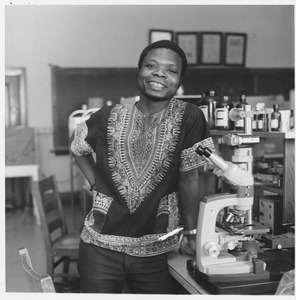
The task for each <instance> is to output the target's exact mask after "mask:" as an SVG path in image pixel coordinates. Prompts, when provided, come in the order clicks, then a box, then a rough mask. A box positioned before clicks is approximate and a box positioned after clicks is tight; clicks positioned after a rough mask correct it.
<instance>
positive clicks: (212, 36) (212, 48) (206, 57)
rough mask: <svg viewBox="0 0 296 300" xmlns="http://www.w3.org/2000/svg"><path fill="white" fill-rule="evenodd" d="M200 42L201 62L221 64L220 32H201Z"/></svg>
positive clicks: (204, 63)
mask: <svg viewBox="0 0 296 300" xmlns="http://www.w3.org/2000/svg"><path fill="white" fill-rule="evenodd" d="M200 44H201V45H200V46H201V51H200V55H201V59H200V63H201V64H203V65H220V64H222V32H201V42H200Z"/></svg>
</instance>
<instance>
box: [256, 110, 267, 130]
mask: <svg viewBox="0 0 296 300" xmlns="http://www.w3.org/2000/svg"><path fill="white" fill-rule="evenodd" d="M257 130H258V131H265V132H266V131H268V114H267V113H266V112H264V113H262V114H259V115H258V120H257Z"/></svg>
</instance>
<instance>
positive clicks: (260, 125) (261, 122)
mask: <svg viewBox="0 0 296 300" xmlns="http://www.w3.org/2000/svg"><path fill="white" fill-rule="evenodd" d="M262 128H263V121H262V120H258V129H262Z"/></svg>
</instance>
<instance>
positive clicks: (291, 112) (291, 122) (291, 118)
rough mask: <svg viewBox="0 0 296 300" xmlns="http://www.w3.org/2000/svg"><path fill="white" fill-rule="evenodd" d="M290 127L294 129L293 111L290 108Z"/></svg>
mask: <svg viewBox="0 0 296 300" xmlns="http://www.w3.org/2000/svg"><path fill="white" fill-rule="evenodd" d="M290 129H294V111H293V110H292V109H291V110H290Z"/></svg>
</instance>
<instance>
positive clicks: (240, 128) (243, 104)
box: [235, 95, 248, 130]
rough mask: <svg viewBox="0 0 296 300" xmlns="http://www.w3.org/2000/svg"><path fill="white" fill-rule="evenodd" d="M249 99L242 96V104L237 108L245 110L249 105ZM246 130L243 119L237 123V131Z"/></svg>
mask: <svg viewBox="0 0 296 300" xmlns="http://www.w3.org/2000/svg"><path fill="white" fill-rule="evenodd" d="M246 100H247V97H246V95H241V96H240V102H239V103H238V104H237V105H236V108H238V109H239V110H242V111H243V110H244V107H245V106H246V105H247V104H248V103H247V102H246ZM244 128H245V118H241V119H240V120H238V121H236V122H235V129H236V130H244Z"/></svg>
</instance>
